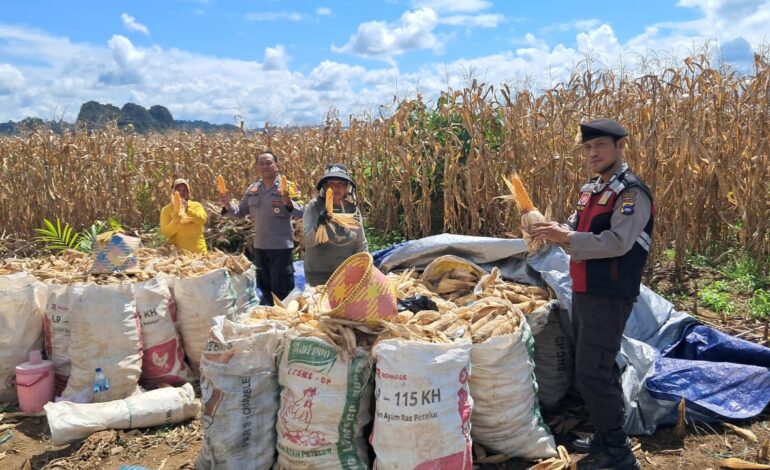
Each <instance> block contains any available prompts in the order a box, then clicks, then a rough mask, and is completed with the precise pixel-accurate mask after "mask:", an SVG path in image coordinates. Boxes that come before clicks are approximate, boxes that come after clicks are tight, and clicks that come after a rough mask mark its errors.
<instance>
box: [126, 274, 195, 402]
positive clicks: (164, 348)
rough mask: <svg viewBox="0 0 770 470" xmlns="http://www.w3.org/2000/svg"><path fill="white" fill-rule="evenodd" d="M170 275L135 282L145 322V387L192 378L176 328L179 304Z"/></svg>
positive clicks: (140, 313)
mask: <svg viewBox="0 0 770 470" xmlns="http://www.w3.org/2000/svg"><path fill="white" fill-rule="evenodd" d="M168 281H169V278H168V277H167V276H163V275H160V276H157V277H154V278H152V279H150V280H149V281H146V282H142V283H139V284H137V285H136V293H135V296H136V311H137V313H138V314H139V321H140V322H141V324H142V342H143V347H144V354H143V355H142V376H141V379H140V384H141V385H142V386H143V387H145V388H157V387H158V386H160V385H161V384H168V385H173V386H179V385H182V384H184V383H185V382H189V381H191V380H192V371H191V370H190V366H188V365H187V363H186V362H185V358H184V349H183V348H182V340H181V339H180V338H179V335H178V334H177V332H176V327H175V326H174V322H175V321H176V304H175V303H174V298H173V297H172V296H171V291H170V290H169V287H168Z"/></svg>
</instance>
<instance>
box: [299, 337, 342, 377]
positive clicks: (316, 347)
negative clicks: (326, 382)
mask: <svg viewBox="0 0 770 470" xmlns="http://www.w3.org/2000/svg"><path fill="white" fill-rule="evenodd" d="M336 361H337V351H335V350H334V348H333V347H331V346H329V345H328V344H325V343H321V342H320V341H319V342H316V341H301V340H294V341H292V342H291V346H289V358H288V364H289V365H292V364H297V363H300V364H306V365H308V366H312V367H317V368H318V372H329V371H330V370H331V369H332V367H334V363H335V362H336Z"/></svg>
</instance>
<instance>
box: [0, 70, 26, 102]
mask: <svg viewBox="0 0 770 470" xmlns="http://www.w3.org/2000/svg"><path fill="white" fill-rule="evenodd" d="M23 86H24V75H23V74H22V73H21V71H20V70H19V69H17V68H16V67H14V66H13V65H11V64H0V95H7V94H9V93H13V92H15V91H17V90H20V89H21V88H22V87H23Z"/></svg>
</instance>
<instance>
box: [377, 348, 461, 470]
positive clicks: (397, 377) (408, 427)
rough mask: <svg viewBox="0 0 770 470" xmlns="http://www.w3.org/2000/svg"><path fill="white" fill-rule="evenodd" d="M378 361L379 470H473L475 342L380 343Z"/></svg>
mask: <svg viewBox="0 0 770 470" xmlns="http://www.w3.org/2000/svg"><path fill="white" fill-rule="evenodd" d="M373 354H374V359H375V376H376V377H375V389H374V396H375V403H376V405H375V415H374V429H373V431H372V437H371V443H372V447H374V453H375V454H376V455H377V459H376V461H375V463H374V468H375V469H383V470H384V469H388V470H401V469H403V470H413V469H414V470H429V469H430V470H433V469H436V470H462V469H467V470H471V469H472V468H473V462H472V455H471V433H470V431H471V421H470V420H471V410H472V408H473V399H472V398H471V396H470V393H469V390H468V377H469V375H470V372H471V342H470V341H468V340H459V341H457V342H455V343H419V342H415V341H404V340H400V339H389V340H384V341H380V342H379V343H377V345H376V346H375V347H374V350H373Z"/></svg>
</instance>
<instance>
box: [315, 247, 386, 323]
mask: <svg viewBox="0 0 770 470" xmlns="http://www.w3.org/2000/svg"><path fill="white" fill-rule="evenodd" d="M396 301H397V299H396V287H395V286H394V285H393V283H392V282H390V280H388V278H387V276H385V275H384V274H383V273H382V272H381V271H380V270H379V269H377V268H376V267H374V260H373V259H372V255H370V254H369V253H366V252H364V253H356V254H355V255H353V256H351V257H350V258H348V259H346V260H345V261H344V262H343V263H342V264H341V265H340V266H339V267H338V268H337V269H336V270H335V271H334V274H332V275H331V277H330V278H329V281H328V282H327V283H326V293H325V294H324V295H323V297H322V298H321V308H320V313H321V314H322V315H328V316H332V317H340V318H345V319H348V320H354V321H360V322H364V323H368V324H374V323H376V322H377V319H379V318H382V319H385V320H388V319H391V318H393V317H395V316H396V314H397V313H398V312H397V309H396Z"/></svg>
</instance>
